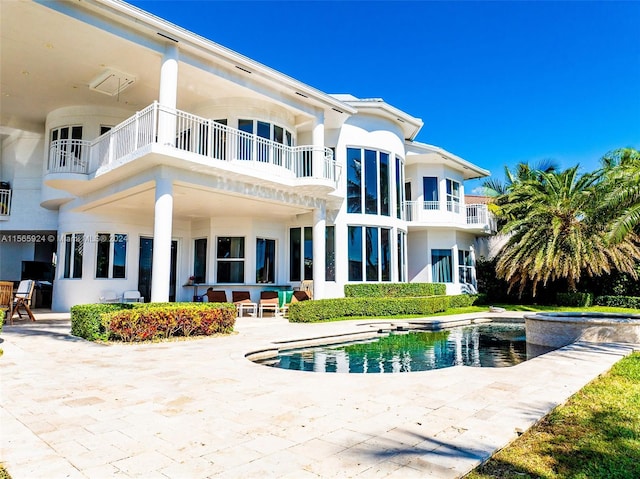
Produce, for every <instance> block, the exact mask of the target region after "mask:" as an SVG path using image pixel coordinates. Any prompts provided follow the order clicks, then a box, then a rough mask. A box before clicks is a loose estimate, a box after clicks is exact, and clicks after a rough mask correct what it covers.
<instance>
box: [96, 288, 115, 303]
mask: <svg viewBox="0 0 640 479" xmlns="http://www.w3.org/2000/svg"><path fill="white" fill-rule="evenodd" d="M99 301H100V302H101V303H119V302H120V298H119V297H118V295H117V294H116V292H115V291H103V292H102V294H101V295H100V298H99Z"/></svg>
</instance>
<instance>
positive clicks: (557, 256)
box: [496, 166, 640, 296]
mask: <svg viewBox="0 0 640 479" xmlns="http://www.w3.org/2000/svg"><path fill="white" fill-rule="evenodd" d="M578 168H579V167H578V166H575V167H573V168H569V169H567V170H565V171H555V170H551V171H540V170H537V171H535V172H533V174H531V175H530V176H529V177H528V178H526V179H524V180H522V181H518V182H512V183H511V184H510V185H509V187H508V189H507V192H506V193H505V194H504V195H501V196H499V197H498V201H499V204H500V205H501V207H500V213H499V214H500V216H501V217H502V218H503V219H504V221H505V223H504V225H503V227H502V228H501V231H500V233H502V234H504V235H506V236H507V237H508V240H507V242H506V244H505V245H504V246H503V247H502V249H501V251H500V253H499V260H498V263H497V267H496V271H497V273H498V275H499V276H500V277H502V278H504V279H506V280H507V281H508V283H509V286H510V289H511V288H513V287H514V286H516V285H517V286H518V288H519V293H520V294H522V292H523V291H524V289H525V287H526V286H527V285H529V284H531V285H532V288H533V291H532V292H533V295H534V296H535V294H536V289H537V286H538V285H539V284H540V283H542V284H543V285H546V284H547V282H548V281H550V280H551V281H554V280H558V279H565V280H566V281H567V283H568V286H569V289H570V290H571V291H575V290H576V285H577V283H578V281H579V280H580V277H581V276H582V274H585V273H586V274H587V275H589V276H598V275H601V274H603V273H608V272H610V271H611V270H618V271H623V272H628V273H630V274H635V270H634V265H635V263H636V261H637V260H638V259H640V237H639V236H638V235H637V234H636V233H635V232H633V231H631V232H627V234H626V235H624V236H623V237H622V238H620V239H619V240H616V241H612V240H610V236H609V235H607V234H606V233H607V232H608V231H609V230H610V228H611V226H610V224H609V223H608V222H607V221H603V220H604V219H607V218H611V217H613V216H612V215H607V214H605V209H604V208H603V206H602V205H603V204H604V199H605V197H607V195H609V194H611V191H612V190H611V188H609V187H606V185H607V184H608V183H606V182H604V181H602V179H603V174H604V173H603V170H599V171H597V172H595V173H586V174H580V173H579V172H578Z"/></svg>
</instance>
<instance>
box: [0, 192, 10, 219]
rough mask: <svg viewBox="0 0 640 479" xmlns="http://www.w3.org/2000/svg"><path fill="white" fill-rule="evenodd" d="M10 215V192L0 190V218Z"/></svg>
mask: <svg viewBox="0 0 640 479" xmlns="http://www.w3.org/2000/svg"><path fill="white" fill-rule="evenodd" d="M10 214H11V190H5V189H1V190H0V216H9V215H10Z"/></svg>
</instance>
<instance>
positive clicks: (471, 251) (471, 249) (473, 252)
mask: <svg viewBox="0 0 640 479" xmlns="http://www.w3.org/2000/svg"><path fill="white" fill-rule="evenodd" d="M469 256H470V257H471V264H472V265H473V269H472V270H471V271H472V274H473V277H472V278H471V282H472V284H473V287H474V288H477V287H478V282H477V281H476V249H475V248H474V247H473V245H472V246H469Z"/></svg>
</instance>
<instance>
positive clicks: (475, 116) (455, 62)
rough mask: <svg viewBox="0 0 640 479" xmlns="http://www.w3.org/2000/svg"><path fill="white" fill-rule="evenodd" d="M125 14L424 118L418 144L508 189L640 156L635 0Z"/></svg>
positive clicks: (327, 4) (224, 7) (183, 6)
mask: <svg viewBox="0 0 640 479" xmlns="http://www.w3.org/2000/svg"><path fill="white" fill-rule="evenodd" d="M130 3H132V4H133V5H136V6H138V7H140V8H142V9H144V10H146V11H148V12H151V13H153V14H155V15H158V16H160V17H162V18H164V19H166V20H168V21H170V22H172V23H175V24H177V25H179V26H181V27H183V28H186V29H187V30H190V31H192V32H195V33H197V34H199V35H202V36H204V37H206V38H208V39H210V40H212V41H214V42H216V43H219V44H221V45H224V46H225V47H228V48H230V49H232V50H235V51H237V52H239V53H241V54H243V55H245V56H248V57H250V58H252V59H253V60H256V61H259V62H261V63H263V64H265V65H267V66H269V67H271V68H274V69H276V70H278V71H281V72H282V73H285V74H287V75H289V76H291V77H293V78H296V79H297V80H300V81H302V82H305V83H307V84H309V85H311V86H313V87H315V88H318V89H319V90H321V91H324V92H326V93H351V94H353V95H355V96H357V97H360V98H369V97H380V98H383V99H384V100H385V101H386V102H387V103H390V104H391V105H393V106H395V107H397V108H400V109H401V110H404V111H406V112H407V113H409V114H411V115H413V116H416V117H419V118H422V120H423V121H424V127H423V128H422V131H421V132H420V134H419V135H418V137H417V140H418V141H421V142H424V143H429V144H433V145H437V146H440V147H442V148H445V149H446V150H448V151H450V152H452V153H455V154H457V155H459V156H461V157H463V158H465V159H466V160H468V161H471V162H472V163H475V164H477V165H479V166H481V167H483V168H486V169H489V170H491V172H492V175H493V176H495V177H497V178H500V179H502V178H503V170H504V166H505V165H506V166H513V165H515V164H516V163H518V162H521V161H527V162H530V163H531V164H536V163H537V162H538V161H541V160H547V159H553V160H555V161H556V162H557V163H558V164H559V165H560V167H561V168H567V167H569V166H573V165H575V164H576V163H579V164H580V165H581V166H582V167H583V170H585V171H586V170H593V169H595V168H597V166H598V164H599V163H598V160H599V158H600V157H601V156H602V155H604V154H605V153H606V152H608V151H610V150H613V149H616V148H620V147H633V148H637V149H640V33H639V30H638V29H639V25H640V2H638V1H631V2H617V1H602V2H587V1H570V2H550V1H537V2H522V1H517V2H506V1H494V2H479V1H459V2H453V1H440V2H438V1H434V2H426V1H375V2H374V1H351V2H349V1H306V2H301V1H296V2H294V1H291V2H276V1H259V2H248V1H140V0H135V1H131V2H130ZM477 184H478V182H471V183H470V184H467V192H469V190H471V189H473V188H474V187H476V186H477Z"/></svg>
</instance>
